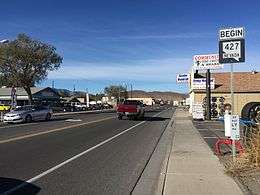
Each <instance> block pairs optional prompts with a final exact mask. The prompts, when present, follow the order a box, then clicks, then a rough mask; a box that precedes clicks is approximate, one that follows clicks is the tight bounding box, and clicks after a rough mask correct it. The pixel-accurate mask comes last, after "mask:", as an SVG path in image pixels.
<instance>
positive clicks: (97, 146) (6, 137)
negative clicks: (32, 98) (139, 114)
mask: <svg viewBox="0 0 260 195" xmlns="http://www.w3.org/2000/svg"><path fill="white" fill-rule="evenodd" d="M173 112H174V110H173V109H161V110H156V111H153V112H149V113H147V115H146V118H145V120H142V121H133V120H118V119H117V118H116V114H115V113H99V114H74V115H66V116H57V117H55V118H54V120H52V121H50V122H34V123H31V124H17V125H2V126H0V155H1V156H0V167H1V168H0V176H1V177H0V194H26V195H33V194H48V195H50V194H62V195H65V194H91V195H95V194H97V195H102V194H106V195H107V194H113V195H116V194H120V195H122V194H131V191H132V190H133V189H134V187H135V185H136V183H137V182H138V178H139V177H140V175H141V174H142V172H143V170H144V168H145V166H146V164H147V161H148V160H149V158H150V156H151V154H152V152H153V150H154V148H155V147H156V144H157V143H158V140H159V139H160V136H161V135H162V133H163V132H164V130H165V127H166V125H167V124H168V122H169V119H170V117H171V116H172V114H173ZM68 119H69V120H68ZM71 119H72V120H71Z"/></svg>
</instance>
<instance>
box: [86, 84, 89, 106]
mask: <svg viewBox="0 0 260 195" xmlns="http://www.w3.org/2000/svg"><path fill="white" fill-rule="evenodd" d="M86 106H87V108H89V93H88V88H87V89H86Z"/></svg>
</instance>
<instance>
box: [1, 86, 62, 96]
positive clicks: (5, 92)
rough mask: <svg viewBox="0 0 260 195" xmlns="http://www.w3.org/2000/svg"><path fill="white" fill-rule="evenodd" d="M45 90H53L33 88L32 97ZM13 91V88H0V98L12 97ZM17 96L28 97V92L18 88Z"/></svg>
mask: <svg viewBox="0 0 260 195" xmlns="http://www.w3.org/2000/svg"><path fill="white" fill-rule="evenodd" d="M45 89H51V88H50V87H45V88H42V87H31V92H32V95H33V94H36V93H38V92H40V91H42V90H45ZM51 90H52V89H51ZM11 91H12V88H11V87H8V88H0V96H10V95H11ZM53 91H54V90H53ZM54 92H55V93H57V92H56V91H54ZM16 95H17V96H27V93H26V91H25V90H24V89H23V88H21V87H17V88H16Z"/></svg>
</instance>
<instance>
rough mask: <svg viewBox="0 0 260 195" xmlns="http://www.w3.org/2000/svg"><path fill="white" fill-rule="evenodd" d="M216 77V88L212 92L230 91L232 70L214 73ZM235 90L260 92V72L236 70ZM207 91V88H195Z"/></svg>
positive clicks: (212, 76) (238, 91)
mask: <svg viewBox="0 0 260 195" xmlns="http://www.w3.org/2000/svg"><path fill="white" fill-rule="evenodd" d="M211 78H215V89H214V90H212V92H219V93H221V92H224V93H225V92H230V72H222V73H212V74H211ZM233 78H234V79H233V81H234V82H233V90H234V92H236V93H246V92H260V73H259V72H234V76H233ZM194 91H205V90H194Z"/></svg>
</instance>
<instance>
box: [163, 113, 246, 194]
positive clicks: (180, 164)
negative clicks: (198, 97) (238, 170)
mask: <svg viewBox="0 0 260 195" xmlns="http://www.w3.org/2000/svg"><path fill="white" fill-rule="evenodd" d="M173 117H174V126H173V128H174V139H173V145H172V150H171V152H170V157H169V162H168V166H167V172H166V180H165V185H164V190H163V194H164V195H186V194H187V195H191V194H192V195H209V194H210V195H214V194H216V195H219V194H228V195H240V194H241V195H242V194H243V193H242V191H241V189H240V188H239V187H238V185H237V184H236V183H235V181H234V180H233V179H232V178H231V177H229V176H227V175H226V174H225V173H224V167H223V166H222V165H221V164H220V162H219V160H218V158H217V157H216V156H215V155H214V154H213V152H212V151H211V150H210V148H209V147H208V145H207V144H206V143H205V141H204V140H203V139H202V137H201V136H200V134H199V132H198V131H197V129H196V128H195V127H194V126H193V124H192V121H191V120H190V119H189V118H188V112H186V111H183V110H181V109H177V110H176V112H175V114H174V116H173Z"/></svg>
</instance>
